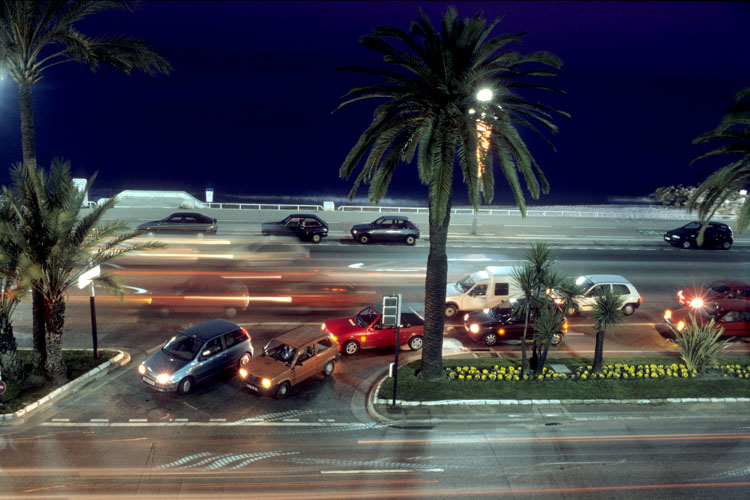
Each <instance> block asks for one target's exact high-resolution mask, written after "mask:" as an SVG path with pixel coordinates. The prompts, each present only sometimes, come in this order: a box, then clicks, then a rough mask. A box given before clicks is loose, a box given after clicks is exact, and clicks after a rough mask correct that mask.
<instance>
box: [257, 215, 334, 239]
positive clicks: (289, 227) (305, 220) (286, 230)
mask: <svg viewBox="0 0 750 500" xmlns="http://www.w3.org/2000/svg"><path fill="white" fill-rule="evenodd" d="M260 232H261V233H263V235H264V236H268V235H278V236H297V237H298V238H299V239H300V240H306V241H312V242H313V243H320V240H322V239H323V238H325V237H326V236H328V224H326V223H325V221H323V219H321V218H320V217H318V216H317V215H312V214H292V215H290V216H289V217H286V218H285V219H283V220H280V221H278V222H264V223H263V224H261V226H260Z"/></svg>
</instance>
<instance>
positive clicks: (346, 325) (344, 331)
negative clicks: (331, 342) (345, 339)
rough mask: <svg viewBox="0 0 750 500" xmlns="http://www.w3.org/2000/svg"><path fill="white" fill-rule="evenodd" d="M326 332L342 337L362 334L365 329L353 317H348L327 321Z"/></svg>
mask: <svg viewBox="0 0 750 500" xmlns="http://www.w3.org/2000/svg"><path fill="white" fill-rule="evenodd" d="M326 330H328V331H329V332H331V333H332V334H334V335H336V336H341V335H348V334H352V333H357V332H361V331H362V330H363V328H362V327H361V326H359V325H358V324H357V323H356V322H355V321H354V317H353V316H348V317H346V318H336V319H332V320H330V321H326Z"/></svg>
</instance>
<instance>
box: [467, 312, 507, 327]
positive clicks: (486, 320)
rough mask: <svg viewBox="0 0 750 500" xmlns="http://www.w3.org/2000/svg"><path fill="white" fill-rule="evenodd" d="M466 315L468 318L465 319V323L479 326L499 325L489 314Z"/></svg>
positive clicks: (474, 313) (473, 313) (472, 313)
mask: <svg viewBox="0 0 750 500" xmlns="http://www.w3.org/2000/svg"><path fill="white" fill-rule="evenodd" d="M468 314H469V317H468V318H466V322H467V323H477V324H478V325H480V326H484V325H489V324H492V323H499V321H498V320H496V319H495V318H494V317H493V316H492V315H491V314H490V313H489V312H484V311H474V312H470V313H468Z"/></svg>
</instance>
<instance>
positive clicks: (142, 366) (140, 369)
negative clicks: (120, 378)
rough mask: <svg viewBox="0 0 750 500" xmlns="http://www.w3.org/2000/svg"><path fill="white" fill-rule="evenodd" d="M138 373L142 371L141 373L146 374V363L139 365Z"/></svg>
mask: <svg viewBox="0 0 750 500" xmlns="http://www.w3.org/2000/svg"><path fill="white" fill-rule="evenodd" d="M138 373H140V374H141V375H145V374H146V365H144V364H140V365H138Z"/></svg>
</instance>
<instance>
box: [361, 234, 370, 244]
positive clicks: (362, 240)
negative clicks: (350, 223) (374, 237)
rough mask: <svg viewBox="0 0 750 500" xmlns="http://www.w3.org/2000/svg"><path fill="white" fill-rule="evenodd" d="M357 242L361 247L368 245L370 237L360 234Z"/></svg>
mask: <svg viewBox="0 0 750 500" xmlns="http://www.w3.org/2000/svg"><path fill="white" fill-rule="evenodd" d="M359 242H360V243H362V244H363V245H367V244H368V243H370V235H369V234H360V235H359Z"/></svg>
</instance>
